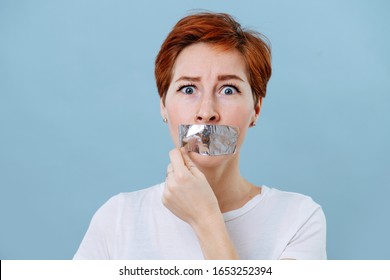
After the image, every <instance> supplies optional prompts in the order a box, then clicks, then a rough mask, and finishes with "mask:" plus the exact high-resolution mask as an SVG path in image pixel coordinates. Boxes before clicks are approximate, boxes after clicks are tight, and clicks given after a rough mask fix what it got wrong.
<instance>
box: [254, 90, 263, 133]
mask: <svg viewBox="0 0 390 280" xmlns="http://www.w3.org/2000/svg"><path fill="white" fill-rule="evenodd" d="M262 104H263V98H262V97H259V100H258V101H257V103H256V104H255V109H254V114H253V119H252V122H251V126H255V125H256V122H257V119H258V118H259V115H260V111H261V105H262Z"/></svg>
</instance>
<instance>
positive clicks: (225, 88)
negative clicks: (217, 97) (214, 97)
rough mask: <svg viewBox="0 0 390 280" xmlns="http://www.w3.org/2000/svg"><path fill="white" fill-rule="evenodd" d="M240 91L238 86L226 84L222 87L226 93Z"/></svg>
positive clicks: (230, 93)
mask: <svg viewBox="0 0 390 280" xmlns="http://www.w3.org/2000/svg"><path fill="white" fill-rule="evenodd" d="M236 92H238V90H237V88H235V87H233V86H225V87H223V88H222V93H223V94H225V95H232V94H234V93H236Z"/></svg>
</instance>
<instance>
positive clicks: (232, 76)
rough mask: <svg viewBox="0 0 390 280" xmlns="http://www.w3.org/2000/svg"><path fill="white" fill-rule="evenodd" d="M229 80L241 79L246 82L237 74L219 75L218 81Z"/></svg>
mask: <svg viewBox="0 0 390 280" xmlns="http://www.w3.org/2000/svg"><path fill="white" fill-rule="evenodd" d="M227 80H239V81H242V82H244V80H243V79H241V78H240V77H239V76H237V75H219V76H218V81H227Z"/></svg>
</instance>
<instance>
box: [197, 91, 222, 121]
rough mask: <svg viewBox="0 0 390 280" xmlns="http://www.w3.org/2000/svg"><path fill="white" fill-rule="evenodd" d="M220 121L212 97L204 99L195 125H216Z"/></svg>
mask: <svg viewBox="0 0 390 280" xmlns="http://www.w3.org/2000/svg"><path fill="white" fill-rule="evenodd" d="M219 119H220V115H219V113H218V110H217V108H216V104H215V101H214V100H213V98H212V97H203V98H202V100H201V102H200V105H199V108H198V110H197V112H196V114H195V123H215V122H218V121H219Z"/></svg>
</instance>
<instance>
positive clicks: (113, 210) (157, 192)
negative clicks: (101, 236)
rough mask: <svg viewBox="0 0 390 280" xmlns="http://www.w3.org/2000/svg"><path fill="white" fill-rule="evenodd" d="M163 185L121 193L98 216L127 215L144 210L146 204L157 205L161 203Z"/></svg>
mask: <svg viewBox="0 0 390 280" xmlns="http://www.w3.org/2000/svg"><path fill="white" fill-rule="evenodd" d="M162 189H163V184H156V185H153V186H151V187H147V188H144V189H139V190H136V191H131V192H121V193H118V194H116V195H114V196H112V197H111V198H109V199H108V200H107V201H106V202H105V203H104V204H103V205H102V206H101V207H100V208H99V209H98V211H97V212H96V214H98V215H104V216H105V214H106V215H112V214H120V213H125V212H126V211H127V210H132V211H133V210H134V209H136V208H142V207H144V206H145V205H146V204H156V203H160V201H161V194H162Z"/></svg>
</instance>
